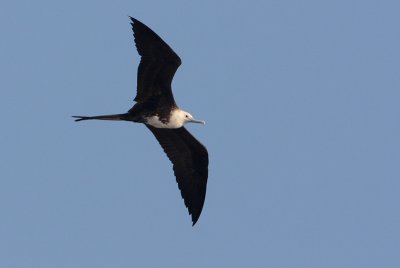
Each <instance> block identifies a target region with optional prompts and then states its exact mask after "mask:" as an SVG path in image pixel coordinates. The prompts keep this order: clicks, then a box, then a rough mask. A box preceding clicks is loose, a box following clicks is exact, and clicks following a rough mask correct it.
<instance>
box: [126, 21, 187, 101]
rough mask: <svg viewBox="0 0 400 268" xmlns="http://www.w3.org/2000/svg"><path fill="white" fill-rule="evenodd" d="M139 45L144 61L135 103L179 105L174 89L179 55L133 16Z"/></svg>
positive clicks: (136, 39) (140, 70)
mask: <svg viewBox="0 0 400 268" xmlns="http://www.w3.org/2000/svg"><path fill="white" fill-rule="evenodd" d="M130 19H131V21H132V22H131V25H132V30H133V36H134V37H135V44H136V48H137V51H138V53H139V55H140V56H141V61H140V64H139V69H138V74H137V94H136V97H135V101H137V102H145V101H149V100H150V101H157V102H159V101H163V102H165V103H166V104H167V103H168V104H169V105H170V106H176V104H175V100H174V97H173V95H172V90H171V82H172V79H173V78H174V75H175V72H176V70H177V69H178V67H179V66H180V65H181V59H180V58H179V56H178V55H177V54H176V53H175V52H174V51H173V50H172V49H171V48H170V47H169V46H168V45H167V44H166V43H165V42H164V41H163V40H162V39H161V38H160V37H159V36H158V35H157V34H156V33H155V32H153V31H152V30H151V29H150V28H149V27H147V26H146V25H144V24H143V23H141V22H140V21H138V20H137V19H134V18H132V17H130Z"/></svg>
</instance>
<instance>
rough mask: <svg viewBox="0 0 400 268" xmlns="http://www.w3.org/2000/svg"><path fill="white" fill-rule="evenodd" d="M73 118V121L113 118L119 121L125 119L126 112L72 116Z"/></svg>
mask: <svg viewBox="0 0 400 268" xmlns="http://www.w3.org/2000/svg"><path fill="white" fill-rule="evenodd" d="M72 117H73V118H77V119H75V122H79V121H83V120H113V121H121V120H126V114H109V115H98V116H77V115H74V116H72Z"/></svg>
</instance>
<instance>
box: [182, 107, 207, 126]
mask: <svg viewBox="0 0 400 268" xmlns="http://www.w3.org/2000/svg"><path fill="white" fill-rule="evenodd" d="M181 111H182V110H181ZM181 116H182V118H183V122H184V124H186V123H197V124H203V125H205V124H206V122H205V121H203V120H196V119H194V118H193V116H192V115H191V114H190V113H188V112H185V111H182V113H181Z"/></svg>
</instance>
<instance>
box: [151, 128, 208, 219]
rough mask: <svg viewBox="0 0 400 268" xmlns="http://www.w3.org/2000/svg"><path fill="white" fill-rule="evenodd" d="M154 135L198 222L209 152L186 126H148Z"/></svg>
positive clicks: (191, 212) (190, 211)
mask: <svg viewBox="0 0 400 268" xmlns="http://www.w3.org/2000/svg"><path fill="white" fill-rule="evenodd" d="M146 126H147V127H148V128H149V129H150V131H151V132H152V133H153V134H154V136H155V137H156V139H157V140H158V142H159V143H160V145H161V147H162V148H163V149H164V152H165V153H166V154H167V156H168V158H169V160H170V161H171V162H172V164H173V170H174V174H175V177H176V181H177V183H178V187H179V189H180V191H181V195H182V198H183V199H184V202H185V205H186V207H187V208H188V211H189V214H191V215H192V222H193V225H194V224H195V223H196V222H197V220H198V219H199V217H200V214H201V211H202V209H203V205H204V200H205V197H206V188H207V178H208V152H207V149H206V148H205V147H204V145H202V144H201V143H200V142H199V141H198V140H196V138H194V137H193V136H192V135H191V134H190V133H189V131H187V130H186V129H185V128H184V127H182V128H178V129H161V128H155V127H152V126H149V125H146Z"/></svg>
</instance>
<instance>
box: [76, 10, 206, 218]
mask: <svg viewBox="0 0 400 268" xmlns="http://www.w3.org/2000/svg"><path fill="white" fill-rule="evenodd" d="M130 19H131V25H132V30H133V33H134V34H133V35H134V38H135V44H136V48H137V51H138V53H139V55H140V56H141V61H140V64H139V68H138V74H137V94H136V97H135V99H134V100H135V101H136V104H135V105H134V106H133V107H132V108H131V109H130V110H129V111H128V112H127V113H123V114H113V115H100V116H74V117H75V118H77V119H76V120H75V121H82V120H92V119H97V120H117V121H120V120H123V121H131V122H137V123H144V124H145V125H146V126H147V128H148V129H150V131H151V132H152V133H153V135H154V136H155V137H156V139H157V140H158V142H159V143H160V145H161V147H162V148H163V149H164V152H165V153H166V154H167V156H168V158H169V160H170V161H171V162H172V164H173V170H174V174H175V177H176V181H177V183H178V186H179V189H180V190H181V194H182V198H183V199H184V201H185V205H186V207H187V208H188V210H189V214H191V215H192V222H193V225H194V224H195V223H196V222H197V220H198V219H199V217H200V214H201V211H202V209H203V205H204V200H205V196H206V187H207V178H208V153H207V149H206V148H205V147H204V146H203V145H202V144H201V143H200V142H199V141H197V140H196V139H195V138H194V137H193V136H192V135H191V134H190V133H189V132H188V131H187V130H186V129H185V128H184V127H183V126H184V124H186V123H188V122H194V123H203V124H204V121H198V120H195V119H194V118H193V117H192V115H190V114H189V113H187V112H185V111H183V110H181V109H180V108H179V107H178V106H177V105H176V103H175V100H174V97H173V94H172V89H171V82H172V79H173V77H174V75H175V72H176V70H177V69H178V67H179V66H180V65H181V59H180V58H179V56H178V55H177V54H176V53H175V52H174V51H173V50H172V49H171V48H170V47H169V46H168V45H167V44H166V43H165V42H164V41H163V40H162V39H161V38H160V37H159V36H158V35H157V34H156V33H154V32H153V31H152V30H151V29H150V28H148V27H147V26H146V25H144V24H143V23H141V22H140V21H138V20H136V19H134V18H132V17H130Z"/></svg>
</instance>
